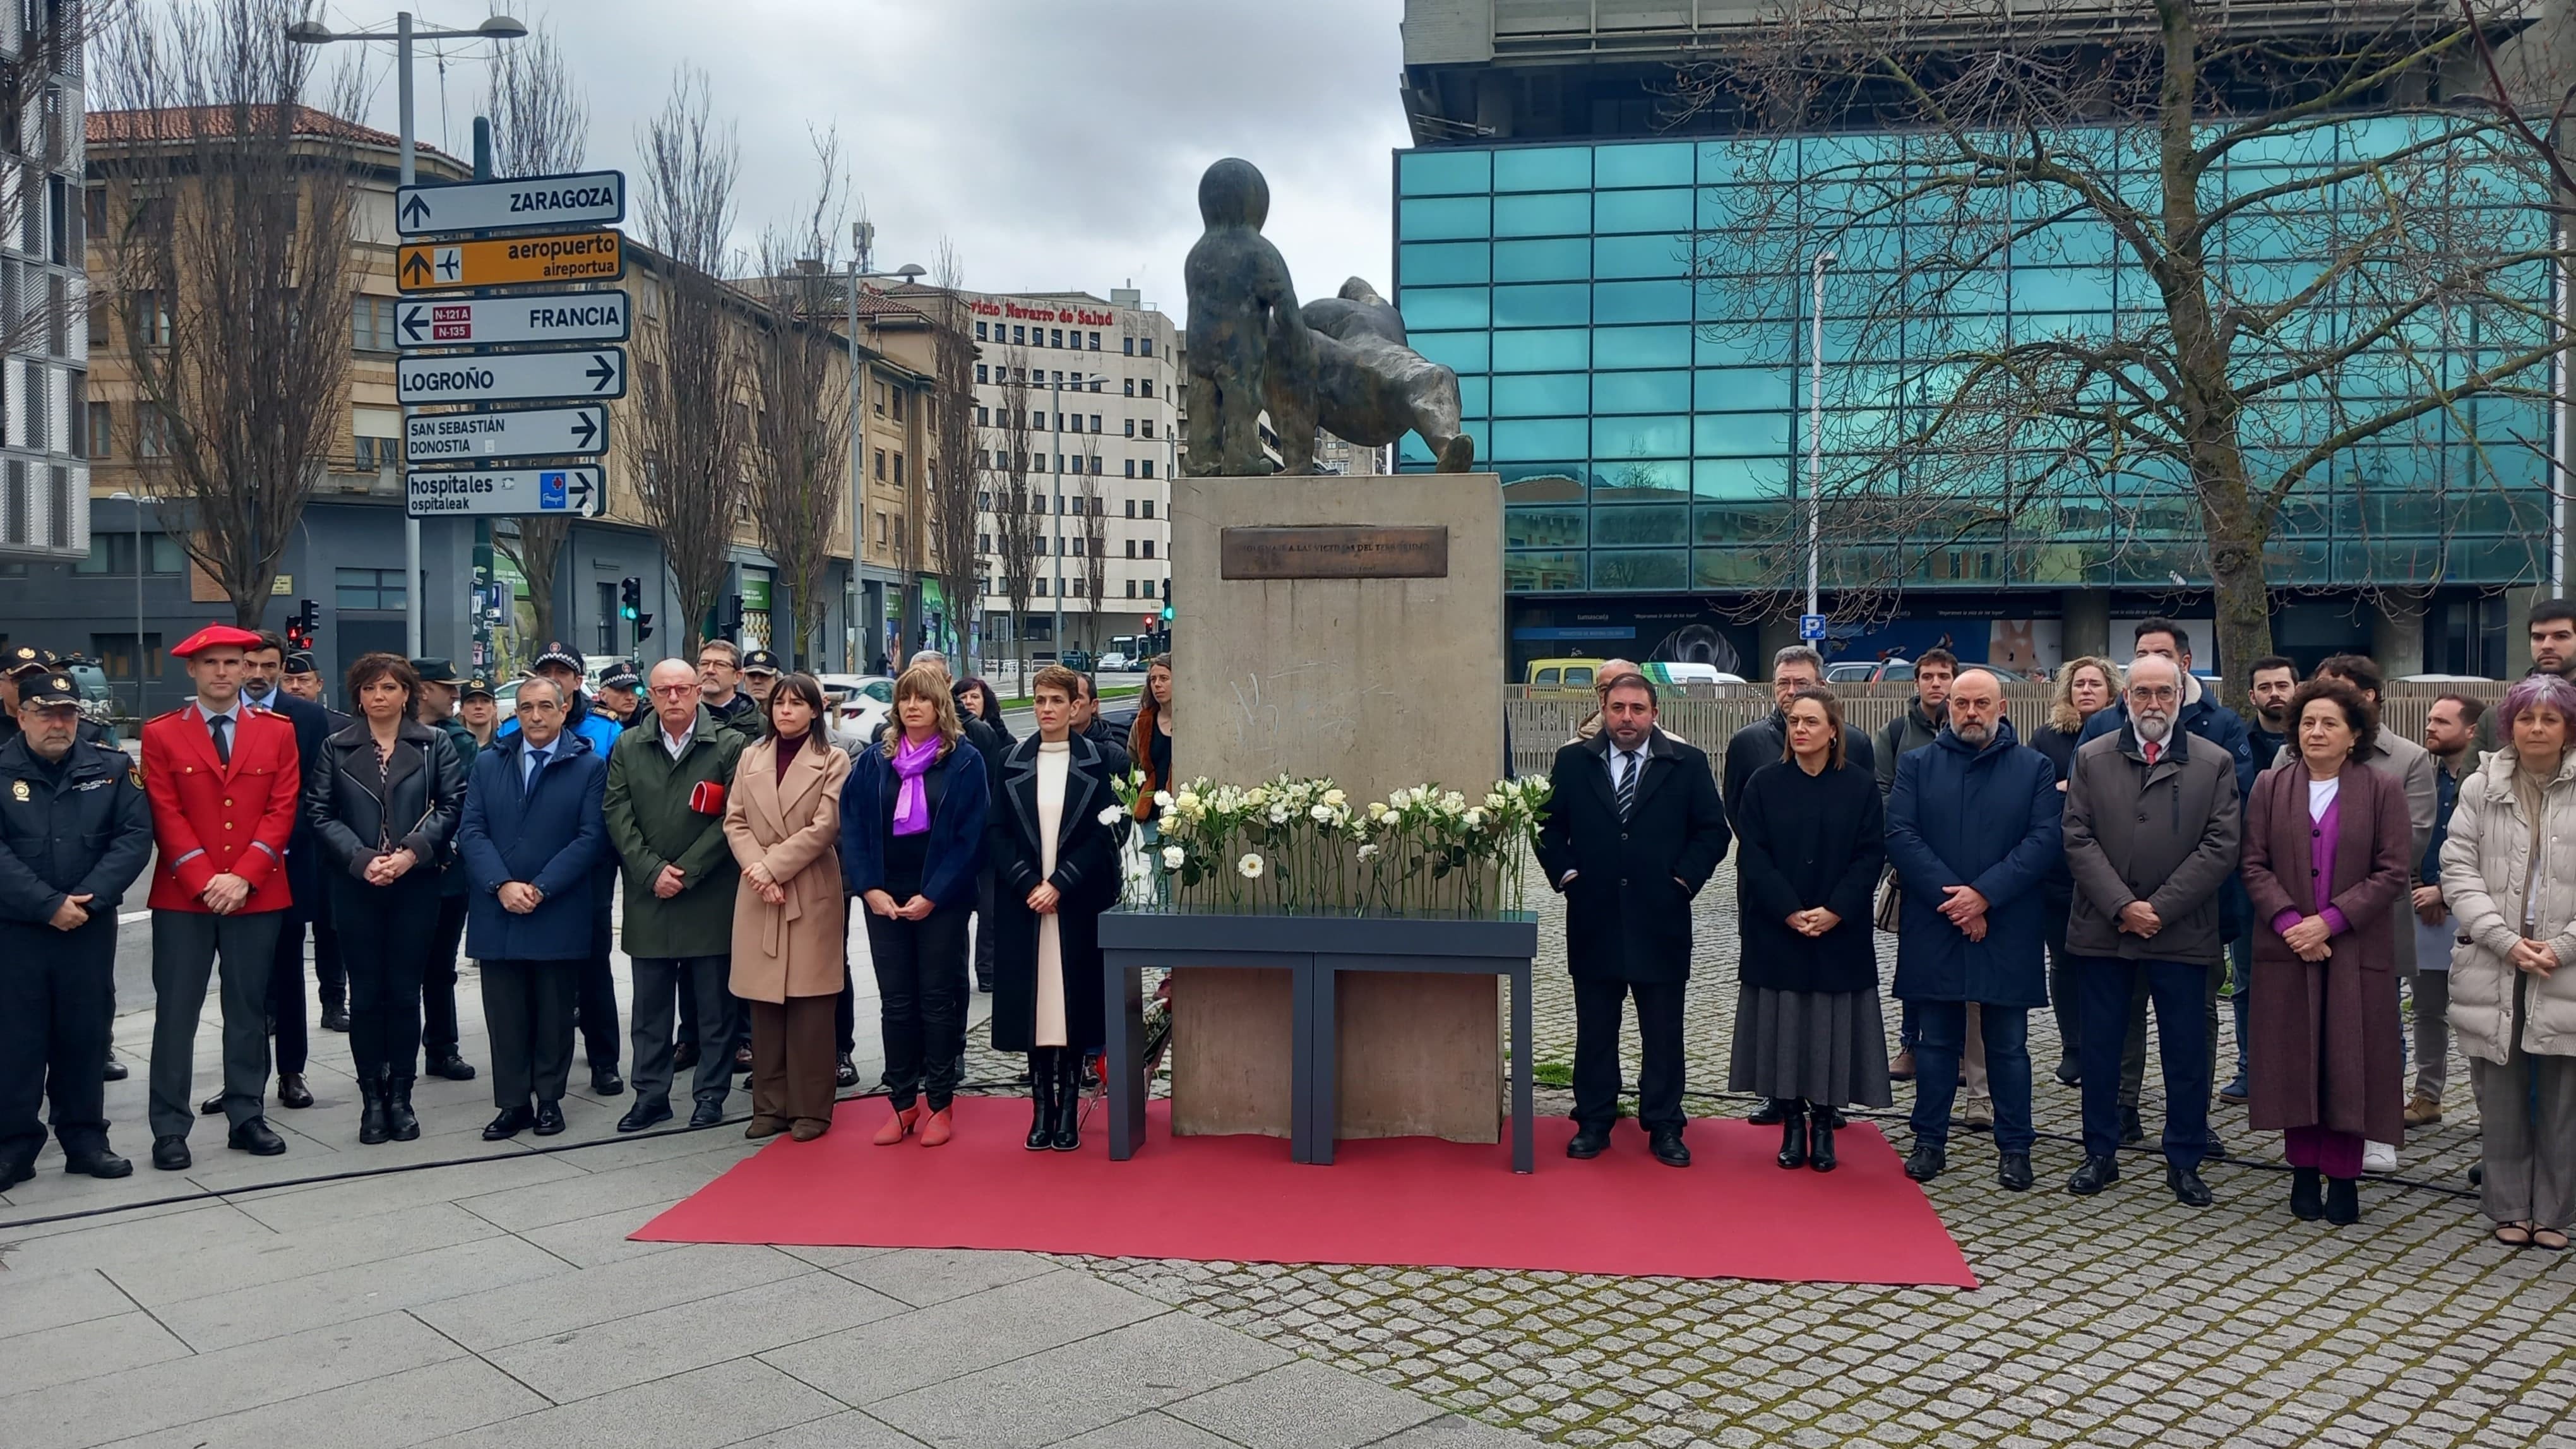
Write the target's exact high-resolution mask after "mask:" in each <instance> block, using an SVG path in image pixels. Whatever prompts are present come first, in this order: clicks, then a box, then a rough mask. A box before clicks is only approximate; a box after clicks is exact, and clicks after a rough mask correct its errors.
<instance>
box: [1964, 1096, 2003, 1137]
mask: <svg viewBox="0 0 2576 1449" xmlns="http://www.w3.org/2000/svg"><path fill="white" fill-rule="evenodd" d="M1959 1121H1960V1123H1961V1124H1962V1125H1964V1126H1966V1127H1967V1129H1968V1130H1969V1131H1971V1132H1982V1131H1991V1130H1993V1128H1994V1125H1995V1099H1994V1098H1992V1097H1968V1098H1965V1099H1963V1100H1962V1101H1961V1102H1960V1103H1959Z"/></svg>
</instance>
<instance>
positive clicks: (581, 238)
mask: <svg viewBox="0 0 2576 1449" xmlns="http://www.w3.org/2000/svg"><path fill="white" fill-rule="evenodd" d="M625 275H626V248H625V246H624V244H623V240H622V239H621V238H620V237H619V236H618V234H617V233H616V232H613V231H573V232H554V233H550V234H548V235H545V236H509V237H495V238H493V239H491V240H489V241H450V242H405V243H403V245H402V246H401V248H400V249H398V250H397V251H396V252H395V254H394V285H395V286H396V287H398V288H400V289H401V290H403V291H405V292H445V291H453V290H456V289H457V288H460V287H518V286H525V285H527V284H528V283H530V282H613V281H616V280H617V279H618V278H620V277H622V276H625Z"/></svg>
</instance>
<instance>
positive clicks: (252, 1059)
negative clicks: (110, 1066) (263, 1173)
mask: <svg viewBox="0 0 2576 1449" xmlns="http://www.w3.org/2000/svg"><path fill="white" fill-rule="evenodd" d="M285 916H286V913H285V912H284V911H236V912H234V913H233V914H231V915H229V916H218V915H213V914H210V913H207V912H204V911H154V912H153V913H152V1007H153V1014H152V1107H151V1112H150V1117H151V1122H152V1135H153V1136H155V1137H180V1138H184V1137H186V1136H187V1135H188V1129H189V1128H190V1127H193V1126H195V1125H196V1121H197V1103H196V1100H195V1099H194V1098H193V1097H192V1096H191V1095H190V1093H189V1088H190V1087H191V1086H193V1085H194V1082H193V1078H194V1075H195V1072H196V1067H197V1018H198V1017H199V1016H201V1015H203V1014H204V1012H205V1009H206V987H207V985H208V984H209V983H210V982H214V981H217V980H220V982H221V984H222V991H223V996H222V1001H223V1023H224V1025H223V1034H224V1035H223V1039H224V1055H223V1062H224V1066H223V1076H224V1118H225V1120H226V1122H228V1123H229V1124H230V1125H232V1126H235V1127H239V1126H240V1125H242V1124H243V1123H244V1122H248V1121H251V1120H253V1119H255V1118H258V1117H260V1116H262V1115H263V1111H262V1108H261V1106H260V1103H261V1100H262V1099H263V1098H265V1097H266V1096H267V1095H268V1025H267V1016H268V978H269V976H270V974H271V972H270V967H271V965H272V963H274V962H275V961H276V959H277V931H278V926H279V925H280V923H281V922H282V921H283V920H284V919H285ZM218 957H221V958H222V961H223V974H222V976H221V977H220V978H219V977H217V976H216V974H215V962H216V959H217V958H218Z"/></svg>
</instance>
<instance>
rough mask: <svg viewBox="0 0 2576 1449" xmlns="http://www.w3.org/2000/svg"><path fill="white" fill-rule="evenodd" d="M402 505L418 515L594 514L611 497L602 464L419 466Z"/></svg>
mask: <svg viewBox="0 0 2576 1449" xmlns="http://www.w3.org/2000/svg"><path fill="white" fill-rule="evenodd" d="M403 491H404V499H403V504H404V508H405V510H406V511H408V512H409V513H410V514H411V516H412V517H414V518H457V517H464V516H467V515H481V516H486V517H490V516H506V515H514V514H547V513H556V514H562V515H565V516H567V517H572V518H595V517H597V516H598V515H599V510H600V507H601V505H602V504H604V503H605V502H606V501H607V498H608V483H607V480H606V479H604V478H603V477H601V476H600V471H599V469H598V468H597V467H595V466H592V465H589V464H575V465H573V466H570V467H565V468H414V469H412V470H411V471H410V472H409V473H407V474H406V475H404V490H403Z"/></svg>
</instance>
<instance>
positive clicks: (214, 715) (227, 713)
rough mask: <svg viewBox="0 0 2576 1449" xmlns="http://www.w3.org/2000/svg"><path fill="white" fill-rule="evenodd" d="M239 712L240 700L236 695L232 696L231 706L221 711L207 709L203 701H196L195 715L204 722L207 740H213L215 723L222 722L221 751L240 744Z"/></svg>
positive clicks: (240, 709)
mask: <svg viewBox="0 0 2576 1449" xmlns="http://www.w3.org/2000/svg"><path fill="white" fill-rule="evenodd" d="M241 711H242V698H241V696H240V695H238V694H236V695H234V696H233V702H232V703H231V704H229V705H226V706H225V707H224V708H222V709H208V708H206V702H205V701H204V700H202V699H201V700H198V701H197V714H198V715H199V716H200V717H201V718H203V719H204V720H205V721H206V738H207V739H210V740H211V739H213V738H215V721H216V720H222V721H223V722H224V734H223V740H224V745H223V750H229V749H231V748H232V747H233V746H235V745H237V744H240V743H241ZM223 750H218V751H217V752H216V753H218V754H221V753H223Z"/></svg>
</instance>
